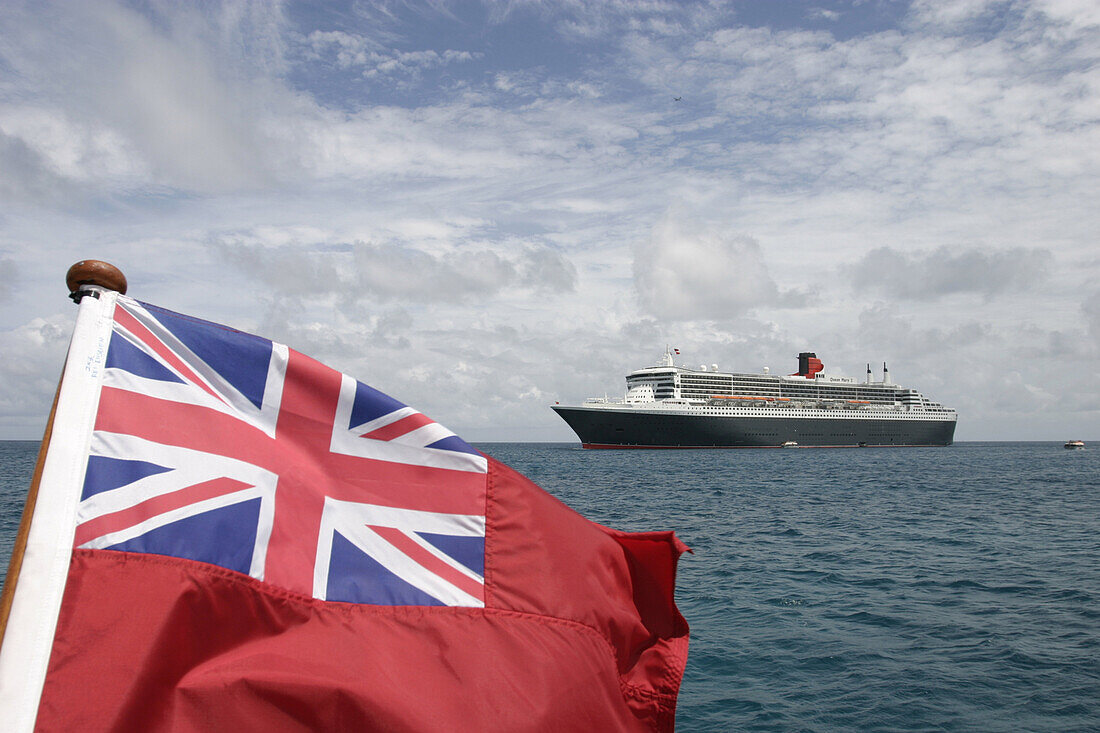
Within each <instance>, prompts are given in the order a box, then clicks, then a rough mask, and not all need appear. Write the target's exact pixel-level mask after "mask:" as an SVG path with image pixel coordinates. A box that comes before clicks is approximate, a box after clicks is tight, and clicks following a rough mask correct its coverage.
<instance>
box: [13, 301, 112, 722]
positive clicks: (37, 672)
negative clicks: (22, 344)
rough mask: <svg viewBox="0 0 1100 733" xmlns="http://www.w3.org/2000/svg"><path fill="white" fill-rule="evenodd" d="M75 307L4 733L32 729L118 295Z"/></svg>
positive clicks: (35, 520) (31, 543)
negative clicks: (74, 317)
mask: <svg viewBox="0 0 1100 733" xmlns="http://www.w3.org/2000/svg"><path fill="white" fill-rule="evenodd" d="M95 291H96V292H95V293H93V294H92V295H96V294H98V296H99V297H92V295H86V296H85V297H84V298H82V299H81V301H80V307H79V310H78V312H77V317H76V325H75V326H74V328H73V335H72V339H71V341H70V342H69V352H68V355H67V357H66V359H65V369H64V371H63V373H62V377H61V384H60V389H59V394H58V400H57V410H56V413H55V415H54V423H53V431H52V434H51V437H50V443H49V445H48V447H47V448H46V457H45V462H44V464H43V467H42V476H41V480H40V482H39V486H38V498H37V502H36V503H35V508H34V513H33V515H32V518H31V523H30V530H29V532H28V535H27V541H26V549H25V551H24V554H23V560H22V567H21V569H20V572H19V577H18V578H9V579H8V582H14V583H15V584H16V585H15V592H14V595H13V599H12V606H11V612H10V615H9V617H8V622H7V627H6V629H5V630H4V638H3V641H2V646H0V711H3V718H4V719H5V728H6V730H9V731H13V732H15V731H30V730H32V729H33V726H34V721H35V717H36V714H37V710H38V701H39V698H40V697H41V694H42V685H43V682H44V680H45V677H46V668H47V665H48V663H49V659H50V652H51V649H52V643H53V636H54V632H55V628H56V625H57V617H58V613H59V610H60V608H61V599H62V595H63V594H64V591H65V581H66V578H67V576H68V571H69V563H70V558H71V555H72V544H73V532H74V529H75V522H76V520H75V517H76V508H77V504H78V501H79V498H80V497H79V494H80V489H81V479H82V477H83V475H84V470H85V465H86V463H87V457H88V441H89V440H90V439H91V435H92V429H93V427H94V422H95V415H96V409H97V407H98V403H99V394H100V382H101V379H102V376H103V369H104V364H105V361H106V358H107V347H108V344H109V343H110V338H111V325H112V318H113V315H114V308H115V302H116V299H117V296H118V294H117V293H115V292H113V291H109V290H103V289H100V288H95Z"/></svg>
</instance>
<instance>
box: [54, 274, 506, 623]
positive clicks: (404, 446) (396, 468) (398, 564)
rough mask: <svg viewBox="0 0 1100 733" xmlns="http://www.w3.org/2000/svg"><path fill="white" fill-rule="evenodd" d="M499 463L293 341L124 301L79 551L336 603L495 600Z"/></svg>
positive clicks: (91, 461)
mask: <svg viewBox="0 0 1100 733" xmlns="http://www.w3.org/2000/svg"><path fill="white" fill-rule="evenodd" d="M486 463H487V461H486V458H485V456H483V455H482V454H481V453H479V452H478V451H477V450H475V449H474V448H472V447H470V446H469V445H468V444H467V443H465V442H464V441H462V440H461V439H460V438H458V437H457V436H456V435H455V434H454V433H452V432H450V431H449V430H447V429H446V428H444V427H443V426H441V425H439V424H438V423H435V422H433V421H432V420H430V419H428V418H427V417H425V416H424V415H423V414H421V413H419V412H417V411H416V410H414V409H412V408H411V407H407V406H406V405H403V404H402V403H400V402H398V401H397V400H394V399H392V398H390V397H388V396H386V395H384V394H382V393H381V392H379V391H377V390H375V389H373V388H371V387H369V386H367V385H365V384H363V383H362V382H357V381H356V380H354V379H352V378H351V377H349V376H347V375H344V374H341V373H339V372H337V371H335V370H333V369H330V368H329V367H326V366H324V365H323V364H321V363H319V362H317V361H315V360H313V359H310V358H309V357H307V356H304V355H302V354H300V353H298V352H296V351H294V350H292V349H289V348H287V347H286V346H284V345H282V344H278V343H274V342H272V341H268V340H267V339H263V338H260V337H258V336H252V335H250V334H246V333H242V332H240V331H235V330H233V329H230V328H226V327H224V326H219V325H217V324H214V323H210V322H207V321H202V320H198V319H195V318H190V317H188V316H183V315H180V314H178V313H173V312H171V311H167V310H164V309H162V308H157V307H155V306H151V305H147V304H144V303H140V302H138V301H136V300H133V299H131V298H128V297H125V296H120V297H119V298H118V301H117V304H116V306H115V312H114V323H113V331H112V334H111V340H110V347H109V349H108V351H107V360H106V368H105V369H104V371H103V382H102V390H101V393H100V400H99V409H98V413H97V416H96V423H95V431H94V432H93V434H92V439H91V448H90V453H89V458H88V467H87V471H86V473H85V478H84V485H83V491H82V495H81V501H80V505H79V509H78V514H77V528H76V537H75V542H74V544H75V546H77V547H83V548H97V549H108V550H124V551H128V552H144V553H153V554H159V555H170V556H173V557H179V558H186V559H190V560H197V561H201V562H206V563H212V564H214V565H219V566H222V567H225V568H228V569H230V570H235V571H239V572H241V573H246V574H248V575H251V576H252V577H254V578H256V579H258V580H261V581H265V582H267V583H272V584H274V585H277V586H280V587H282V588H286V589H289V590H291V591H295V592H300V593H305V594H307V595H312V596H313V597H315V598H320V599H324V600H330V601H346V602H351V603H371V604H379V605H417V606H424V605H447V606H484V605H485V581H484V574H485V490H486V470H487V469H486Z"/></svg>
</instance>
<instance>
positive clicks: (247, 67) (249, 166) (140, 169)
mask: <svg viewBox="0 0 1100 733" xmlns="http://www.w3.org/2000/svg"><path fill="white" fill-rule="evenodd" d="M164 10H165V11H166V12H164V13H163V14H157V13H156V12H153V13H151V14H143V13H141V12H139V11H138V10H137V9H133V8H130V7H126V6H124V5H121V4H116V3H110V2H105V3H95V4H82V3H62V4H58V5H55V4H51V3H42V4H34V7H33V8H23V7H19V6H18V5H15V4H12V5H9V6H8V7H6V8H5V9H4V10H3V11H0V22H2V23H4V24H5V25H6V26H7V27H8V28H9V29H17V32H14V33H8V34H7V35H6V37H5V41H6V42H5V44H4V45H3V46H2V47H0V55H2V60H3V62H4V63H5V64H6V65H7V67H8V68H9V69H10V70H11V71H12V72H14V73H13V74H12V75H11V76H10V77H9V79H10V81H9V83H8V85H7V90H6V91H7V92H8V94H6V95H5V96H6V97H7V100H8V102H9V104H8V105H6V106H4V107H3V108H2V109H0V127H2V128H3V129H4V130H6V131H7V133H8V135H9V136H10V135H15V136H16V137H18V138H19V139H20V140H21V141H22V143H23V144H24V145H26V146H27V147H28V148H30V149H32V150H34V151H36V152H37V153H38V154H39V155H40V156H42V157H43V158H45V159H48V160H51V161H52V162H54V163H58V162H60V163H63V164H64V165H63V166H58V165H55V166H54V167H55V168H56V169H58V170H59V171H60V172H62V173H64V174H66V175H67V177H71V178H76V179H106V180H107V181H109V182H112V183H116V184H122V185H128V186H133V185H137V183H139V182H140V183H145V184H148V183H153V184H157V185H163V186H170V187H179V188H183V189H190V190H199V191H203V192H224V191H227V190H234V189H239V188H242V187H254V186H259V185H263V184H265V183H267V182H269V181H270V180H271V178H272V176H273V175H274V173H275V169H276V168H277V166H278V165H279V164H280V160H279V159H280V156H279V155H278V154H273V152H272V151H276V150H279V149H280V148H279V147H277V146H275V145H273V144H271V143H273V142H274V139H273V138H272V135H271V129H270V124H269V123H270V120H271V118H272V116H273V114H274V113H275V109H273V107H272V103H275V104H282V105H283V106H285V107H288V108H289V107H290V106H292V104H293V102H292V96H291V95H290V94H289V93H288V92H286V91H285V90H284V91H283V92H281V93H279V92H277V91H276V92H275V93H273V86H272V84H271V80H273V79H274V78H275V77H274V76H273V72H277V71H278V68H277V66H278V64H279V61H278V59H279V58H280V54H279V52H278V51H277V50H271V49H270V48H268V46H271V45H278V42H277V41H276V40H273V36H275V35H277V30H278V28H277V27H278V25H279V19H278V18H279V11H278V10H277V9H274V8H272V9H269V10H265V9H264V8H262V7H260V6H254V7H252V8H250V9H247V10H246V9H243V8H238V7H236V6H235V5H234V4H226V5H225V6H222V7H221V8H220V12H219V11H218V10H216V11H215V12H214V13H211V14H208V15H204V14H202V13H200V12H198V11H197V10H188V9H186V8H179V9H177V10H176V11H171V12H169V9H168V8H164ZM273 27H274V28H273ZM261 47H263V48H261ZM62 48H63V49H65V52H64V53H59V52H57V49H62ZM246 59H247V60H246ZM273 67H276V68H273ZM14 100H18V101H19V104H18V106H15V105H12V104H11V102H12V101H14ZM19 117H23V118H27V117H37V118H38V119H40V120H48V121H50V124H48V125H46V126H45V127H42V126H40V125H34V126H29V125H21V124H20V123H19V119H18V118H19ZM59 127H64V128H66V130H65V134H64V135H58V134H56V132H57V130H58V128H59ZM38 128H40V129H38ZM13 129H17V132H13ZM125 174H140V176H141V177H140V178H139V179H138V180H136V181H135V180H130V179H129V178H128V177H127V175H125ZM150 179H151V180H150Z"/></svg>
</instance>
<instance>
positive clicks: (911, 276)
mask: <svg viewBox="0 0 1100 733" xmlns="http://www.w3.org/2000/svg"><path fill="white" fill-rule="evenodd" d="M1052 264H1053V257H1052V255H1051V253H1050V252H1049V251H1048V250H1045V249H1025V248H1020V247H1016V248H1012V249H1009V250H1000V251H995V250H981V249H965V250H959V249H955V248H951V247H946V246H944V247H940V248H938V249H935V250H933V251H930V252H927V251H926V252H902V251H899V250H896V249H893V248H891V247H878V248H876V249H873V250H871V251H870V252H868V253H867V254H866V255H864V257H863V258H862V259H861V260H860V261H859V262H857V263H856V264H855V265H853V266H852V267H851V268H850V269H849V272H850V275H851V278H852V283H853V285H854V286H855V288H856V289H857V290H861V291H872V292H877V293H879V294H880V295H883V296H888V297H896V298H903V299H907V300H932V299H936V298H942V297H945V296H949V295H956V294H975V295H981V296H984V297H986V298H991V297H993V296H996V295H1002V294H1006V293H1008V294H1013V293H1019V292H1021V291H1026V290H1030V289H1033V288H1034V287H1036V286H1037V285H1040V284H1042V283H1043V282H1044V281H1045V279H1046V278H1047V276H1048V274H1049V272H1050V269H1051V266H1052Z"/></svg>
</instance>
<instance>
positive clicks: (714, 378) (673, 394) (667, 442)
mask: <svg viewBox="0 0 1100 733" xmlns="http://www.w3.org/2000/svg"><path fill="white" fill-rule="evenodd" d="M672 351H673V350H672V349H667V348H666V349H665V355H664V359H663V361H662V363H660V364H658V365H656V366H651V367H647V368H645V369H639V370H637V371H635V372H631V373H630V374H629V375H627V378H626V390H627V391H626V395H625V397H623V398H620V399H608V398H606V397H602V398H601V397H594V398H590V399H587V400H585V401H584V403H583V404H580V405H562V404H554V405H551V407H552V408H553V410H554V411H555V412H557V413H558V415H560V416H561V418H562V419H563V420H565V422H566V423H568V424H569V427H571V428H573V431H574V432H575V433H576V434H577V437H579V438H580V440H581V445H583V446H584V447H585V448H766V447H771V448H780V447H786V448H790V447H796V446H797V447H811V446H812V447H849V446H850V447H864V446H867V447H871V446H944V445H951V442H952V440H953V439H954V435H955V421H956V414H955V411H954V410H953V409H951V408H948V407H944V406H943V405H941V404H940V403H938V402H933V401H931V400H929V399H928V398H927V397H925V396H924V395H922V394H921V393H920V392H918V391H917V390H915V389H909V388H906V387H902V386H900V385H897V384H894V383H893V382H892V381H891V380H890V372H889V370H888V369H887V367H886V364H885V363H884V364H883V365H882V379H881V381H874V380H873V379H872V374H871V366H870V364H868V365H867V378H866V381H863V382H859V381H857V380H855V379H853V378H851V377H839V376H830V375H828V374H826V373H825V371H824V365H823V364H822V362H821V360H820V359H818V358H817V354H815V353H813V352H803V353H801V354H799V355H798V372H797V373H795V374H790V375H778V374H770V373H769V370H768V369H767V367H765V368H764V370H763V372H762V373H759V374H742V373H731V372H721V371H719V370H718V365H717V364H713V365H711V367H710V368H709V369H708V368H707V367H706V365H703V366H701V367H700V368H698V369H691V368H688V367H685V366H676V365H675V364H674V363H673V354H672ZM677 353H679V352H677Z"/></svg>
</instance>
